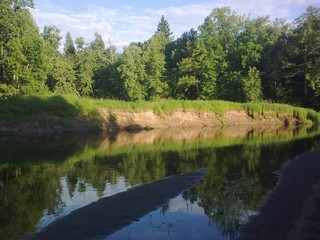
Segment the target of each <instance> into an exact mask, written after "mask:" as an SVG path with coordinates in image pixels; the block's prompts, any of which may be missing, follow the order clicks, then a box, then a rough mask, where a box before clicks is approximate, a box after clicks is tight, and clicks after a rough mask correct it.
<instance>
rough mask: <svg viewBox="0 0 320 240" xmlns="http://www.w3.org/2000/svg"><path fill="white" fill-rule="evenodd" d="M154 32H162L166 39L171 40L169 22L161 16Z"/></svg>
mask: <svg viewBox="0 0 320 240" xmlns="http://www.w3.org/2000/svg"><path fill="white" fill-rule="evenodd" d="M156 33H163V34H164V36H165V37H166V38H167V39H168V41H170V42H171V41H173V36H172V34H173V32H171V29H170V25H169V22H168V21H167V20H166V19H165V18H164V16H163V15H162V16H161V19H160V22H159V23H158V27H157V32H156Z"/></svg>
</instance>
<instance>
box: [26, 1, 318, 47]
mask: <svg viewBox="0 0 320 240" xmlns="http://www.w3.org/2000/svg"><path fill="white" fill-rule="evenodd" d="M109 1H110V0H109ZM35 2H36V9H34V10H32V14H33V16H34V18H35V19H36V22H37V24H38V25H39V27H40V29H41V30H42V29H43V27H44V26H45V25H55V26H57V27H58V28H59V29H60V30H61V31H62V34H63V35H65V34H66V32H67V31H69V32H70V33H71V35H72V37H73V38H76V37H80V36H81V37H84V38H85V40H86V41H87V42H91V41H92V40H93V37H94V33H95V32H98V33H100V34H102V36H103V37H104V40H106V41H107V40H108V39H110V40H111V42H112V44H114V45H116V46H117V47H120V48H121V47H123V46H125V45H128V44H129V43H130V42H138V41H145V40H147V39H149V38H150V37H151V36H152V34H153V33H154V32H155V30H156V27H157V23H158V21H159V20H160V17H161V15H165V17H166V19H167V20H168V21H169V23H170V27H171V30H172V31H173V32H174V35H175V36H176V37H179V36H181V34H182V33H183V32H185V31H189V30H190V29H191V28H195V29H196V28H197V27H198V26H199V25H200V24H201V23H202V22H203V20H204V18H205V17H206V16H208V15H209V14H210V12H211V11H212V10H213V9H214V8H217V7H222V6H230V7H231V8H232V9H233V10H235V11H236V12H238V13H239V14H250V15H251V16H253V17H256V16H270V17H271V18H284V19H288V20H292V19H294V18H296V17H298V16H299V15H300V14H302V12H303V11H304V10H305V9H306V7H308V6H309V5H314V6H319V5H320V3H318V0H265V1H263V2H261V1H257V0H220V1H207V0H204V1H202V0H194V1H192V0H189V1H187V2H189V4H185V5H182V4H181V2H180V4H179V7H177V6H172V5H171V6H170V5H168V6H163V7H162V8H150V7H149V8H148V9H141V7H139V10H137V9H138V7H137V6H134V5H133V4H134V3H132V2H131V4H127V3H125V2H124V3H121V1H120V4H119V6H120V7H119V8H106V7H101V6H97V5H94V3H93V2H94V1H85V2H87V5H86V7H85V8H83V9H82V10H79V9H78V10H76V9H73V10H72V9H70V6H69V8H68V9H67V8H64V7H63V5H57V3H56V2H59V1H53V0H36V1H35ZM100 2H101V1H100ZM174 2H177V1H172V4H173V3H174ZM192 2H193V3H192ZM60 4H61V3H60ZM82 4H84V3H83V2H82ZM140 5H141V4H140Z"/></svg>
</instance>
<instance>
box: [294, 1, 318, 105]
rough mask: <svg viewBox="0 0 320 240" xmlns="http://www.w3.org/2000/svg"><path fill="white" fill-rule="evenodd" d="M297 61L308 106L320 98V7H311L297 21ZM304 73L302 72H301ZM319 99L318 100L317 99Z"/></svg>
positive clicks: (304, 97)
mask: <svg viewBox="0 0 320 240" xmlns="http://www.w3.org/2000/svg"><path fill="white" fill-rule="evenodd" d="M295 24H296V25H297V28H296V29H295V34H296V39H297V52H296V53H297V55H298V56H299V58H300V61H299V59H297V60H298V62H297V66H298V70H299V72H300V74H299V73H297V75H300V77H301V81H302V82H303V85H304V86H303V89H304V92H303V99H304V104H305V105H307V106H312V105H318V107H320V104H319V103H318V101H319V100H320V99H319V98H320V70H319V68H320V45H319V43H320V9H319V8H316V7H309V8H307V10H306V11H305V13H303V14H302V15H301V16H300V17H299V18H298V19H297V20H296V21H295ZM301 73H302V74H301ZM316 99H318V100H316Z"/></svg>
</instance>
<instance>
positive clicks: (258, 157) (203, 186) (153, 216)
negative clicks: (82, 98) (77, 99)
mask: <svg viewBox="0 0 320 240" xmlns="http://www.w3.org/2000/svg"><path fill="white" fill-rule="evenodd" d="M319 148H320V135H319V130H317V129H305V128H304V129H300V130H290V129H258V130H257V129H239V128H233V129H230V128H228V129H200V130H170V131H146V132H139V133H119V134H117V135H95V136H92V135H90V136H87V135H85V136H79V135H77V136H64V137H61V136H60V137H56V136H51V137H41V138H36V137H32V138H31V137H24V138H21V137H19V138H18V137H15V138H13V137H10V138H8V137H6V138H4V137H0V153H1V158H0V239H18V238H19V239H24V238H26V236H28V235H29V234H31V233H33V232H36V231H40V230H41V229H43V228H44V227H46V226H47V225H49V224H50V223H52V222H53V221H55V220H57V219H58V218H60V217H63V216H65V215H67V214H68V213H70V212H71V211H73V210H75V209H78V208H81V207H83V206H86V205H88V204H90V203H91V202H94V201H97V200H98V199H100V198H103V197H110V196H112V195H114V194H117V193H119V192H123V191H126V190H127V189H129V188H131V187H133V186H137V185H140V184H144V183H148V182H152V181H155V180H157V179H162V178H165V177H167V176H170V175H176V174H180V173H184V172H190V171H195V170H198V169H201V168H206V169H208V173H207V174H206V175H205V177H204V179H203V180H202V181H200V182H199V183H198V184H197V185H196V186H195V187H194V188H192V189H190V190H188V191H186V192H184V193H182V194H179V195H178V196H176V198H174V199H171V200H169V201H168V203H167V204H165V205H164V206H159V208H158V209H156V210H155V211H153V212H150V213H146V214H145V216H144V217H142V218H141V219H135V221H133V223H132V224H130V225H128V226H127V227H125V228H123V229H121V230H119V231H116V232H115V233H114V234H113V235H111V236H104V237H103V238H102V239H153V240H155V239H236V238H237V236H238V234H239V230H240V229H241V227H242V226H243V225H244V224H246V222H247V221H248V217H250V216H252V215H255V214H257V213H258V208H259V206H261V204H263V202H264V200H265V197H266V195H267V194H268V191H270V190H271V189H272V188H273V187H274V185H275V184H276V181H277V178H276V176H275V175H274V174H273V172H274V171H275V170H278V169H279V168H280V167H281V165H282V163H284V162H285V161H287V160H289V159H292V158H293V157H295V156H297V155H299V154H302V153H304V152H308V151H312V150H317V149H319ZM128 201H130V199H128Z"/></svg>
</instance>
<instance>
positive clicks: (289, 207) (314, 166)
mask: <svg viewBox="0 0 320 240" xmlns="http://www.w3.org/2000/svg"><path fill="white" fill-rule="evenodd" d="M277 174H278V176H279V182H278V184H277V186H276V187H275V189H274V190H273V191H272V192H271V193H270V195H269V197H268V199H267V201H266V203H265V205H264V206H262V208H261V209H260V214H259V215H256V216H254V217H252V218H251V219H250V221H249V223H248V224H247V225H246V226H245V227H244V229H243V231H242V235H241V239H244V240H251V239H252V240H255V239H259V240H269V239H273V240H286V239H287V240H302V239H318V238H319V236H320V151H317V152H310V153H306V154H303V155H301V156H297V157H296V158H294V159H293V160H291V161H289V162H287V163H285V164H284V165H283V167H282V169H281V170H280V171H279V172H277Z"/></svg>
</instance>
